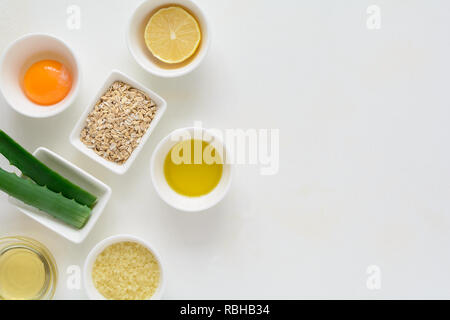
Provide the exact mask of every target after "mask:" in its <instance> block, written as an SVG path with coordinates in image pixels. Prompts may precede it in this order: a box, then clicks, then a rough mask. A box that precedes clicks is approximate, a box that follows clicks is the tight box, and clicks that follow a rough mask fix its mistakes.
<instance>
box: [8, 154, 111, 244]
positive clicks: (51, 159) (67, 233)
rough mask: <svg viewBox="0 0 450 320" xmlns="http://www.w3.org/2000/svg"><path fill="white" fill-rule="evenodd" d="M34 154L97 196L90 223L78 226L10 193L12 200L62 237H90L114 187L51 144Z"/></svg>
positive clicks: (77, 239)
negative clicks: (53, 147)
mask: <svg viewBox="0 0 450 320" xmlns="http://www.w3.org/2000/svg"><path fill="white" fill-rule="evenodd" d="M33 155H34V156H35V157H36V158H37V159H39V160H40V161H42V163H44V164H45V165H47V166H48V167H49V168H50V169H52V170H55V171H56V172H58V173H59V174H61V175H62V176H63V177H65V178H67V179H69V180H70V181H72V182H73V183H75V184H77V185H78V186H80V187H81V188H83V189H84V190H86V191H88V192H90V193H91V194H93V195H95V196H96V197H97V203H96V204H95V206H94V208H93V209H92V212H91V217H90V218H89V220H88V222H87V223H86V225H85V226H84V227H83V228H81V229H79V230H78V229H76V228H73V227H71V226H69V225H68V224H65V223H63V222H62V221H61V220H58V219H56V218H53V217H52V216H50V215H49V214H47V213H44V212H42V211H40V210H37V209H35V208H33V207H32V206H29V205H26V204H25V203H23V202H21V201H19V200H16V199H14V198H12V197H9V200H10V202H11V203H12V204H13V205H15V206H17V208H18V209H19V210H20V211H22V212H23V213H24V214H26V215H27V216H29V217H30V218H32V219H34V220H36V221H37V222H39V223H40V224H42V225H44V226H45V227H47V228H48V229H49V230H53V231H54V232H56V233H58V234H59V235H61V236H62V237H64V238H66V239H68V240H70V241H72V242H74V243H81V242H82V241H83V240H84V239H86V237H87V236H88V235H89V233H90V232H91V231H92V229H93V228H94V226H95V224H96V223H97V220H98V218H100V216H101V215H102V213H103V210H104V209H105V207H106V205H107V204H108V201H109V199H110V198H111V193H112V192H111V188H110V187H108V186H107V185H106V184H104V183H103V182H101V181H99V180H98V179H96V178H95V177H93V176H91V175H90V174H89V173H87V172H86V171H84V170H82V169H80V168H78V167H77V166H75V165H74V164H73V163H70V162H69V161H67V160H66V159H64V158H62V157H60V156H59V155H57V154H56V153H54V152H52V151H50V150H48V149H47V148H43V147H40V148H38V149H37V150H36V151H35V152H34V153H33Z"/></svg>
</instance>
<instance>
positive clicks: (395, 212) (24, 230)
mask: <svg viewBox="0 0 450 320" xmlns="http://www.w3.org/2000/svg"><path fill="white" fill-rule="evenodd" d="M139 2H140V1H129V0H127V1H125V0H102V1H100V0H96V1H87V0H86V1H81V0H71V1H62V0H58V1H56V0H54V1H50V0H46V1H44V0H40V1H32V0H30V1H25V0H20V1H18V0H2V1H1V2H0V49H1V50H2V51H3V49H4V48H5V47H6V45H7V44H8V43H10V42H11V41H13V40H14V39H16V38H17V37H19V36H21V35H23V34H25V33H29V32H48V33H52V34H54V35H56V36H59V37H61V38H63V39H64V40H65V41H67V42H68V43H69V44H70V45H71V46H72V47H73V48H74V49H75V51H76V53H77V55H78V57H79V59H80V62H81V66H82V71H83V78H82V88H81V91H80V94H79V97H78V99H77V100H76V102H75V104H74V105H73V106H72V107H71V108H70V109H69V110H67V111H66V112H64V113H63V114H61V115H59V116H57V117H56V118H52V119H44V120H36V119H28V118H25V117H23V116H21V115H19V114H17V113H15V112H14V111H12V110H11V109H10V108H9V107H8V106H7V105H6V103H5V101H4V100H3V98H2V97H1V98H0V112H1V113H0V127H1V128H2V129H4V130H5V131H6V132H8V133H9V134H10V135H12V137H14V138H15V139H16V140H18V141H19V142H20V143H21V144H23V145H24V146H25V147H26V148H27V149H29V150H30V151H33V150H34V149H36V148H37V147H39V146H45V147H48V148H49V149H51V150H53V151H55V152H57V153H58V154H60V155H62V156H63V157H65V158H67V159H69V160H71V161H73V162H74V163H75V164H77V165H79V166H80V167H82V168H83V169H86V170H87V171H88V172H90V173H92V174H94V175H95V176H96V177H98V178H99V179H101V180H103V181H104V182H105V183H107V184H109V185H110V186H111V187H112V188H113V197H112V199H111V201H110V203H109V205H108V206H107V208H106V211H105V212H104V214H103V216H102V217H101V218H100V220H99V221H98V223H97V225H96V227H95V228H94V230H93V231H92V233H91V234H90V235H89V237H88V238H87V239H86V240H85V242H83V243H82V244H81V245H75V244H72V243H70V242H68V241H66V240H64V239H63V238H61V237H60V236H58V235H56V234H54V233H53V232H51V231H48V230H46V229H45V228H44V227H42V226H40V225H39V224H37V223H35V222H34V221H32V220H31V219H29V218H27V217H25V216H24V215H22V214H21V213H19V212H18V211H17V210H16V209H14V208H13V207H11V206H10V205H9V204H8V203H7V199H6V196H5V195H3V194H2V195H1V196H0V235H2V236H3V235H19V234H20V235H27V236H31V237H33V238H36V239H37V240H39V241H41V242H43V243H44V244H46V245H47V246H48V247H49V249H50V250H51V251H52V252H53V254H54V256H55V258H56V260H57V263H58V267H59V271H60V281H59V285H58V289H57V293H56V298H58V299H65V298H68V299H79V298H85V297H86V296H85V293H84V291H83V290H82V289H81V290H72V291H70V290H67V288H66V285H65V283H66V280H67V275H66V268H67V267H68V266H69V265H80V266H81V265H82V264H83V263H84V259H85V257H86V255H87V254H88V252H89V250H90V249H91V248H92V247H93V246H94V245H95V244H96V243H98V242H99V241H101V240H102V239H104V238H106V237H108V236H110V235H114V234H118V233H130V234H133V235H136V236H140V237H142V238H144V239H146V240H148V241H149V242H151V243H152V244H153V245H154V246H155V247H156V248H157V249H158V250H159V251H160V253H161V254H162V256H163V258H164V262H165V267H166V271H167V280H168V281H167V288H166V292H165V298H168V299H174V298H180V299H183V298H208V299H215V298H450V277H449V271H450V233H449V228H450V197H449V192H450V151H449V138H450V127H449V119H450V108H449V100H450V95H449V89H448V87H449V74H450V62H449V61H450V40H449V39H450V37H449V32H450V31H449V30H450V2H449V1H445V0H442V1H438V0H434V1H430V0H428V1H425V0H422V1H414V0H408V1H406V0H389V1H387V0H386V1H378V0H371V1H365V0H345V1H333V0H328V1H325V0H314V1H313V0H304V1H298V0H282V1H281V0H280V1H269V0H246V1H237V0H236V1H229V0H227V1H225V0H222V1H219V0H198V3H199V4H200V5H201V7H202V8H203V9H204V10H205V12H206V14H207V16H208V18H209V20H210V23H211V27H212V31H213V39H212V46H211V48H210V52H209V54H208V56H207V58H206V59H205V60H204V62H203V63H202V65H201V66H200V67H199V68H198V69H197V70H196V71H194V72H193V73H191V74H189V75H187V76H185V77H182V78H177V79H160V78H157V77H154V76H152V75H149V74H147V73H146V72H145V71H144V70H142V69H141V68H140V67H139V66H138V65H137V64H136V63H135V61H134V60H133V59H132V57H131V55H130V54H129V52H128V50H127V48H126V43H125V30H126V25H127V21H128V18H129V16H130V15H131V13H132V12H133V10H134V8H135V6H136V5H137V4H138V3H139ZM71 4H75V5H79V6H80V8H81V19H82V20H81V29H80V30H69V29H68V28H67V27H66V19H67V14H66V8H67V7H68V6H69V5H71ZM372 4H376V5H378V6H379V7H380V8H381V18H382V20H381V29H380V30H369V29H368V28H367V27H366V19H367V17H368V15H367V13H366V9H367V7H368V6H369V5H372ZM113 68H117V69H119V70H121V71H123V72H125V73H127V74H129V75H131V76H132V77H134V78H135V79H136V80H138V81H140V82H142V83H144V84H145V85H146V86H148V87H149V88H151V89H152V90H154V91H155V92H157V93H159V94H160V95H161V96H162V97H164V98H165V99H166V100H167V102H168V110H167V112H166V114H165V116H164V117H163V119H162V121H161V122H160V124H159V126H158V127H157V128H156V130H155V131H154V133H153V134H152V136H151V137H150V139H149V141H148V143H147V144H146V146H145V148H144V150H143V151H142V153H141V154H140V156H139V157H138V158H137V160H136V162H135V164H134V165H133V167H132V168H131V169H130V171H129V172H128V173H127V174H126V175H125V176H118V175H114V174H112V173H110V172H109V171H107V170H106V169H105V168H103V167H101V166H100V165H98V164H96V163H94V162H93V161H91V160H90V159H88V158H87V157H85V156H84V155H82V154H81V153H79V152H78V151H76V150H75V149H74V148H73V147H72V146H71V145H70V144H69V134H70V131H71V130H72V128H73V127H74V125H75V123H76V121H77V120H78V118H79V117H80V115H81V113H82V111H83V110H84V109H85V108H86V107H87V104H88V103H89V101H90V100H91V99H92V96H93V95H94V94H95V93H96V91H97V90H98V89H99V88H100V86H101V85H102V82H103V80H104V79H105V78H106V76H107V75H108V74H109V72H110V71H111V69H113ZM196 120H201V121H202V122H203V125H204V126H205V127H210V128H211V127H213V128H220V129H229V128H242V129H248V128H255V129H270V128H277V129H280V170H279V173H278V174H277V175H274V176H261V175H260V174H259V168H258V167H257V166H238V167H236V171H235V173H236V174H235V178H234V181H233V184H232V188H231V190H230V193H229V194H228V196H227V197H226V198H225V199H224V201H223V202H222V203H220V204H219V205H218V206H216V207H215V208H213V209H211V210H208V211H207V212H204V213H198V214H186V213H182V212H177V211H176V210H174V209H172V208H170V207H169V206H167V205H166V204H165V203H163V202H162V200H160V199H159V198H158V196H157V195H156V193H155V190H154V189H153V186H152V183H151V180H150V174H149V162H150V156H151V154H152V151H153V150H154V148H155V146H156V144H157V143H158V142H159V141H160V140H161V139H162V138H163V137H164V136H166V135H167V134H168V133H169V132H170V131H172V130H173V129H176V128H179V127H184V126H191V125H193V123H194V121H196ZM0 162H1V164H2V166H3V167H5V166H6V162H5V161H4V159H1V161H0ZM372 264H375V265H378V266H379V267H380V268H381V271H382V283H381V289H380V290H375V291H373V290H372V291H371V290H368V289H367V287H366V279H367V274H366V268H367V267H368V266H369V265H372Z"/></svg>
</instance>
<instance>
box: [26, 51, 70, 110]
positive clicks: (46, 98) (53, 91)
mask: <svg viewBox="0 0 450 320" xmlns="http://www.w3.org/2000/svg"><path fill="white" fill-rule="evenodd" d="M71 88H72V76H71V74H70V71H69V69H67V68H66V67H65V66H64V65H63V64H62V63H60V62H58V61H55V60H41V61H38V62H36V63H34V64H33V65H32V66H31V67H30V68H28V70H27V71H26V73H25V76H24V78H23V90H24V92H25V95H26V96H27V98H28V99H30V100H31V101H32V102H34V103H36V104H39V105H42V106H50V105H53V104H56V103H58V102H60V101H61V100H63V99H64V98H65V97H66V96H67V94H68V93H69V92H70V89H71Z"/></svg>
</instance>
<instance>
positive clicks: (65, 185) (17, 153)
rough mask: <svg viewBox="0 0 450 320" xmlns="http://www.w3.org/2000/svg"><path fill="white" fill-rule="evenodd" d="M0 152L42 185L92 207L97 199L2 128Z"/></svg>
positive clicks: (24, 173)
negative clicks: (30, 151) (34, 154)
mask: <svg viewBox="0 0 450 320" xmlns="http://www.w3.org/2000/svg"><path fill="white" fill-rule="evenodd" d="M0 153H1V154H3V155H4V156H5V157H6V158H7V159H8V160H9V162H10V163H11V165H13V166H15V167H17V168H18V169H19V170H20V171H21V172H22V174H23V175H24V176H27V177H29V178H31V179H32V180H33V181H34V182H36V183H37V184H38V185H40V186H47V188H49V189H50V190H51V191H54V192H56V193H62V195H63V196H65V197H66V198H69V199H74V200H75V201H77V202H78V203H80V204H83V205H86V206H88V207H90V208H92V207H93V206H94V204H95V202H96V201H97V198H96V197H95V196H94V195H92V194H90V193H89V192H87V191H86V190H84V189H82V188H80V187H79V186H77V185H75V184H73V183H72V182H70V181H69V180H67V179H66V178H64V177H62V176H61V175H60V174H58V173H56V172H55V171H53V170H52V169H50V168H49V167H47V166H46V165H45V164H43V163H42V162H40V161H39V160H38V159H36V158H35V157H34V156H33V155H32V154H31V153H29V152H28V151H26V150H25V149H24V148H22V147H21V146H20V145H19V144H18V143H17V142H15V141H14V140H13V139H12V138H11V137H9V136H8V135H7V134H6V133H5V132H3V131H2V130H0Z"/></svg>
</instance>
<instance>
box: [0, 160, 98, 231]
mask: <svg viewBox="0 0 450 320" xmlns="http://www.w3.org/2000/svg"><path fill="white" fill-rule="evenodd" d="M0 190H2V191H4V192H6V193H7V194H9V195H10V196H11V197H13V198H16V199H18V200H20V201H22V202H24V203H26V204H28V205H30V206H33V207H35V208H37V209H39V210H42V211H44V212H46V213H48V214H50V215H51V216H53V217H55V218H57V219H59V220H61V221H64V222H65V223H67V224H69V225H71V226H73V227H75V228H77V229H81V228H82V227H83V226H84V225H85V224H86V222H87V221H88V220H89V217H90V216H91V209H90V208H89V207H87V206H84V205H81V204H79V203H78V202H76V201H75V200H70V199H67V198H66V197H64V196H63V195H61V194H60V193H56V192H53V191H51V190H49V189H47V188H46V187H45V186H40V185H38V184H36V183H34V182H33V181H31V180H29V179H24V178H20V177H18V176H17V175H16V174H15V173H11V172H7V171H5V170H3V169H1V168H0Z"/></svg>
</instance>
